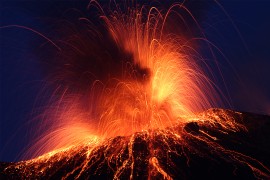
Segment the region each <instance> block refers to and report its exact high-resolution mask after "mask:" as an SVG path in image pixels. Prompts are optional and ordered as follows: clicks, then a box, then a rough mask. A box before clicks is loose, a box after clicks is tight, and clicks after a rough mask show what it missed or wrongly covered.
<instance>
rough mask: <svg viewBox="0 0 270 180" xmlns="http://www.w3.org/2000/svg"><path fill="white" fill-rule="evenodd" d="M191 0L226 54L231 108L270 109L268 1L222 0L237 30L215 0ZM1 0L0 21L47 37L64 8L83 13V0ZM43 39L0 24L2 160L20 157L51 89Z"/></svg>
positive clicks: (221, 59) (223, 62)
mask: <svg viewBox="0 0 270 180" xmlns="http://www.w3.org/2000/svg"><path fill="white" fill-rule="evenodd" d="M193 2H194V1H190V7H189V8H190V9H191V11H192V12H194V13H195V15H196V16H197V18H198V21H199V23H200V24H201V26H202V28H203V30H204V32H205V34H206V36H207V38H208V39H209V40H210V41H211V42H213V43H214V44H215V45H216V46H217V47H219V48H220V50H221V51H222V52H223V54H224V55H225V56H226V58H224V57H223V56H222V55H221V54H220V53H218V51H215V56H216V59H217V60H218V63H219V64H220V67H221V69H222V72H223V76H224V79H225V82H226V85H227V88H228V91H229V94H230V97H231V103H232V108H233V109H236V110H241V111H251V112H258V113H264V114H270V75H269V69H270V34H269V33H270V21H269V18H270V11H269V8H270V1H269V2H268V1H255V0H254V1H248V0H247V1H244V0H243V1H240V0H239V1H220V3H221V4H222V6H223V8H224V9H225V10H226V12H227V13H228V14H229V15H230V17H231V19H232V21H233V22H234V24H235V25H236V26H237V28H238V31H237V30H236V29H235V27H234V25H233V23H232V22H231V20H230V18H228V16H226V14H225V13H224V12H222V10H221V9H220V7H218V6H217V5H216V4H215V3H211V1H207V3H198V1H195V2H194V3H193ZM196 2H197V3H196ZM200 2H202V1H200ZM205 2H206V1H205ZM0 3H1V4H0V5H1V6H0V8H1V9H0V11H1V17H0V18H1V19H0V22H1V25H0V26H1V27H3V26H6V25H15V24H16V25H23V26H26V27H30V28H33V29H35V30H38V31H39V32H41V33H43V34H44V35H47V36H49V37H53V36H54V34H53V32H52V31H51V29H52V27H50V20H55V19H61V18H62V17H63V14H64V12H65V11H66V10H67V9H70V8H75V9H79V10H80V11H82V12H84V13H87V11H86V8H85V7H86V5H87V1H81V2H78V1H76V2H75V1H68V2H65V1H55V2H53V1H49V0H47V1H23V0H21V1H19V0H17V1H16V0H13V1H3V0H2V1H1V2H0ZM192 4H193V5H192ZM194 4H195V5H194ZM45 42H46V40H45V39H44V38H42V37H40V36H39V35H37V34H35V33H33V32H31V31H29V30H26V29H21V28H15V27H10V28H2V29H0V43H1V44H0V47H1V56H0V58H1V59H0V62H1V64H0V68H1V76H0V78H1V84H0V91H1V96H0V98H1V99H0V100H1V101H0V106H1V108H0V110H1V112H0V161H16V160H18V159H19V157H20V155H21V154H20V153H21V152H23V150H24V148H26V147H25V145H26V144H27V142H28V141H29V139H31V137H32V136H33V134H32V133H33V132H34V128H35V124H34V123H35V120H33V119H34V117H36V116H37V115H38V114H39V113H41V112H42V107H43V106H45V104H46V99H48V98H49V96H50V89H47V90H46V91H42V90H43V88H44V86H46V82H44V79H45V77H46V76H47V74H46V71H44V70H43V68H42V66H43V64H42V63H41V62H39V61H37V60H36V59H35V57H36V56H35V52H36V50H37V49H40V48H42V46H44V43H45ZM201 50H202V53H203V54H204V53H205V57H208V56H209V54H208V52H206V51H205V52H204V49H203V48H201ZM208 58H210V59H211V58H213V57H211V56H209V57H208ZM233 69H234V70H235V72H237V73H234V72H233ZM213 72H214V73H217V71H216V70H213ZM219 85H220V86H221V87H222V86H223V85H222V83H220V84H219ZM225 93H226V92H225ZM37 97H38V98H37Z"/></svg>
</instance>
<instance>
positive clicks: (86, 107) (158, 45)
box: [30, 1, 219, 157]
mask: <svg viewBox="0 0 270 180" xmlns="http://www.w3.org/2000/svg"><path fill="white" fill-rule="evenodd" d="M89 7H90V8H93V7H96V8H97V9H98V11H99V12H100V13H101V15H100V19H99V21H101V24H102V27H103V30H102V31H104V29H105V31H106V33H102V32H99V31H98V30H99V29H98V28H97V27H95V26H94V25H93V24H91V23H90V21H89V20H88V19H85V18H81V20H82V21H85V22H86V24H87V28H88V29H87V33H88V34H87V36H88V37H87V38H88V39H86V40H81V39H80V38H78V37H77V39H72V38H71V37H69V39H68V40H67V42H66V43H69V44H71V45H70V46H72V48H73V49H72V50H73V51H79V53H78V54H87V56H86V57H84V58H86V60H85V61H87V62H86V63H85V62H84V63H85V64H86V65H85V64H82V65H81V64H80V63H81V62H80V60H79V59H80V58H81V57H80V56H79V57H78V59H75V58H74V57H73V56H74V55H73V56H72V55H71V58H70V57H66V56H68V55H69V54H68V52H67V50H66V51H65V49H64V50H62V51H65V52H64V54H67V55H65V57H63V59H64V60H63V62H64V63H65V64H67V66H66V67H65V69H60V72H59V74H57V75H54V78H55V79H57V80H60V81H65V79H66V78H69V76H71V75H70V74H72V73H73V74H75V73H77V72H72V71H81V72H79V73H78V74H75V75H73V76H74V77H73V79H76V80H73V81H80V79H81V78H85V76H88V77H86V78H88V79H87V80H86V81H83V83H84V85H83V86H87V88H86V90H83V92H82V91H80V92H77V94H75V93H70V92H69V91H70V89H72V88H73V89H76V87H74V86H72V85H68V86H70V87H65V88H64V90H63V92H62V94H61V95H60V98H59V101H58V102H56V103H55V104H56V107H57V108H55V109H56V110H51V109H50V110H47V111H46V112H45V114H51V116H49V117H48V118H47V120H46V121H49V122H50V123H51V124H53V125H48V126H49V127H50V128H49V130H46V132H45V133H44V134H43V135H42V136H41V137H39V140H38V143H36V145H35V146H34V148H32V149H33V151H34V152H35V153H33V152H32V151H31V152H30V154H32V157H33V154H34V156H37V155H41V154H43V153H45V152H49V151H52V150H55V149H58V148H62V147H68V146H70V145H75V144H81V143H82V142H84V141H87V142H88V141H90V142H92V141H93V142H94V144H95V143H97V142H101V141H103V140H104V139H107V138H110V137H115V136H126V135H131V134H133V133H135V132H141V131H143V130H148V129H157V128H159V129H163V128H165V127H168V126H172V125H174V124H175V123H186V122H188V121H189V118H191V117H194V115H195V113H197V112H200V111H202V110H206V109H208V108H210V107H212V106H216V105H217V104H218V103H219V98H218V93H217V92H216V88H214V85H213V83H212V82H211V81H210V80H209V79H208V77H207V76H206V75H205V72H203V70H202V67H201V66H199V60H196V55H197V54H198V52H196V51H195V50H194V49H193V48H192V44H191V43H189V41H191V40H189V41H188V40H186V38H184V37H182V36H178V35H176V34H172V33H170V28H171V27H173V26H174V25H170V24H168V23H167V19H169V18H170V16H171V14H173V9H182V10H184V11H185V12H186V13H187V14H188V15H189V16H190V17H192V18H193V16H192V14H190V12H189V11H188V10H187V9H186V8H185V6H184V5H183V4H182V3H178V4H174V5H173V6H171V8H170V9H169V10H168V11H167V12H166V13H162V12H161V11H159V10H158V9H157V8H155V7H150V8H148V7H146V6H142V7H141V8H138V7H137V8H135V7H134V8H130V7H128V8H126V9H125V10H126V11H125V12H124V13H123V12H121V10H120V9H119V5H118V4H115V9H113V8H112V7H111V8H112V9H109V10H104V9H102V8H101V6H100V5H99V4H98V3H97V2H96V1H91V2H90V4H89ZM106 12H108V14H106ZM174 18H175V17H174ZM194 21H195V19H194ZM195 22H196V21H195ZM167 27H170V28H167ZM99 28H100V27H99ZM104 34H105V35H104ZM73 36H75V35H73ZM77 36H80V35H77ZM81 36H83V35H81ZM89 36H90V37H89ZM95 37H98V38H95ZM81 38H84V37H81ZM85 41H88V42H85ZM100 41H101V43H102V45H101V47H97V46H98V45H100V44H99V43H100ZM108 41H110V42H108ZM104 43H111V45H109V47H108V48H107V47H106V45H104ZM89 44H90V45H89ZM93 44H94V45H93ZM96 44H97V45H96ZM89 46H90V47H89ZM103 46H105V47H103ZM108 49H109V50H108ZM111 49H113V50H111ZM111 51H113V52H111ZM114 51H116V52H114ZM117 53H118V54H120V55H114V54H117ZM114 56H116V57H114ZM72 58H73V59H72ZM76 61H77V62H76ZM202 63H204V62H201V64H202ZM78 64H79V65H78ZM70 66H74V67H76V66H87V67H89V69H87V67H85V68H84V69H79V70H77V69H75V68H74V67H70ZM69 71H71V72H69ZM65 72H67V73H65ZM85 74H86V75H85ZM82 76H84V77H82ZM85 84H87V85H85ZM79 86H80V84H79ZM58 88H59V86H58ZM56 93H58V89H56ZM78 93H80V94H83V95H80V94H79V95H78ZM54 106H55V105H54ZM47 116H48V115H47ZM45 123H46V122H45ZM43 125H44V124H43ZM92 139H94V140H92Z"/></svg>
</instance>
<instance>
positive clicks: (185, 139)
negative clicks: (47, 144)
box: [0, 109, 270, 179]
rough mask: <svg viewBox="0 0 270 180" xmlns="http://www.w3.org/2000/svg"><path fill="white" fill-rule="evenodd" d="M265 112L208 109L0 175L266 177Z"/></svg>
mask: <svg viewBox="0 0 270 180" xmlns="http://www.w3.org/2000/svg"><path fill="white" fill-rule="evenodd" d="M269 139H270V116H266V115H257V114H252V113H240V112H235V111H231V110H223V109H210V110H208V111H205V112H204V113H201V114H200V115H198V118H197V119H196V120H195V119H194V121H192V120H191V121H190V122H187V123H184V124H180V123H179V124H175V125H174V126H171V127H168V128H166V129H152V130H148V131H142V132H137V133H134V134H132V135H130V136H118V137H115V138H111V139H107V140H105V141H104V142H102V143H101V144H99V145H97V146H91V145H89V144H87V143H85V144H82V145H79V146H72V147H69V148H66V149H61V150H56V151H53V152H50V153H48V154H45V155H43V156H40V157H38V158H35V159H31V160H28V161H21V162H16V163H1V164H0V179H59V178H66V179H74V178H75V179H76V178H78V179H269V178H270V170H269V169H270V141H269Z"/></svg>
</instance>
